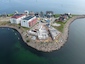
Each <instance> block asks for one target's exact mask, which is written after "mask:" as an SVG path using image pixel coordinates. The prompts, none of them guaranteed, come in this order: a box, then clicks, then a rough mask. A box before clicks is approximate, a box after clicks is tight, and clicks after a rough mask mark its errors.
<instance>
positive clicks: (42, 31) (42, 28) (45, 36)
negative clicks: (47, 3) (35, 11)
mask: <svg viewBox="0 0 85 64" xmlns="http://www.w3.org/2000/svg"><path fill="white" fill-rule="evenodd" d="M48 21H49V22H48ZM27 33H28V36H29V39H31V40H34V41H35V42H53V41H56V42H58V38H59V37H60V35H61V33H60V32H59V31H58V30H57V29H55V28H54V27H52V26H51V21H50V20H46V22H45V21H44V22H41V21H39V23H38V24H37V25H35V26H34V27H33V28H31V29H30V30H29V31H27Z"/></svg>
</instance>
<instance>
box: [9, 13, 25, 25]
mask: <svg viewBox="0 0 85 64" xmlns="http://www.w3.org/2000/svg"><path fill="white" fill-rule="evenodd" d="M25 17H26V15H25V14H15V15H14V16H12V17H11V18H10V22H11V23H14V24H19V23H21V20H22V19H23V18H25Z"/></svg>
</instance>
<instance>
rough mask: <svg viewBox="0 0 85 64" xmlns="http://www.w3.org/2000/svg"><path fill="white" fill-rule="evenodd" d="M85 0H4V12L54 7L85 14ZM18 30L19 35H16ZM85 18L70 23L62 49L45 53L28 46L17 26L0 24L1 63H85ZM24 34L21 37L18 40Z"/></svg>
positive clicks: (0, 9) (1, 9) (0, 1)
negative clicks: (14, 28)
mask: <svg viewBox="0 0 85 64" xmlns="http://www.w3.org/2000/svg"><path fill="white" fill-rule="evenodd" d="M84 2H85V1H84V0H75V1H74V0H69V1H68V0H50V1H49V0H46V1H45V0H0V14H3V13H4V12H6V13H13V12H14V11H15V10H18V11H20V12H23V11H24V10H29V11H35V12H36V11H44V12H45V11H46V10H53V11H54V12H55V13H65V12H71V13H74V14H85V8H84V7H85V4H84ZM15 33H17V35H15ZM84 33H85V19H78V20H75V21H74V22H73V23H72V24H71V25H70V27H69V38H68V41H67V42H66V44H65V45H64V46H63V47H62V48H61V49H60V50H58V51H53V52H51V53H44V52H40V51H37V50H35V49H33V48H31V47H29V46H27V45H26V44H25V43H24V42H23V40H22V38H21V36H20V34H19V33H18V32H17V31H16V30H14V31H13V29H11V28H10V29H8V28H0V64H85V34H84ZM18 38H20V40H18Z"/></svg>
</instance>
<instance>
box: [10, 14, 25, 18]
mask: <svg viewBox="0 0 85 64" xmlns="http://www.w3.org/2000/svg"><path fill="white" fill-rule="evenodd" d="M22 16H25V14H15V15H14V16H12V17H11V18H15V19H18V18H20V17H22Z"/></svg>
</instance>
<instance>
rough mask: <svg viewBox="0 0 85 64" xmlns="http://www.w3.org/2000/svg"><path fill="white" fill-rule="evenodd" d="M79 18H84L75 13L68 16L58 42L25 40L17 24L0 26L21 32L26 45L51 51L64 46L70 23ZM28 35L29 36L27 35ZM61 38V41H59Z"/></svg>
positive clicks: (22, 33) (25, 37) (22, 32)
mask: <svg viewBox="0 0 85 64" xmlns="http://www.w3.org/2000/svg"><path fill="white" fill-rule="evenodd" d="M81 18H85V15H77V16H73V17H72V18H70V19H69V20H68V21H67V22H66V24H65V26H64V29H63V33H62V34H61V37H59V42H58V43H56V42H49V43H46V42H43V43H42V42H40V43H37V42H35V41H31V42H27V36H26V35H25V34H24V31H23V29H22V28H19V27H17V26H13V25H10V24H6V25H0V28H1V27H3V28H4V27H8V28H12V29H16V30H17V31H18V32H19V33H20V34H21V37H22V39H23V41H24V42H25V43H26V44H27V45H28V46H31V47H32V48H34V49H36V50H38V51H43V52H52V51H54V50H59V49H60V48H61V47H62V46H64V44H65V43H66V42H67V39H68V35H69V26H70V24H71V23H72V22H73V21H74V20H76V19H81ZM25 33H26V32H25ZM28 37H29V36H28ZM61 39H62V41H61Z"/></svg>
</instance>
